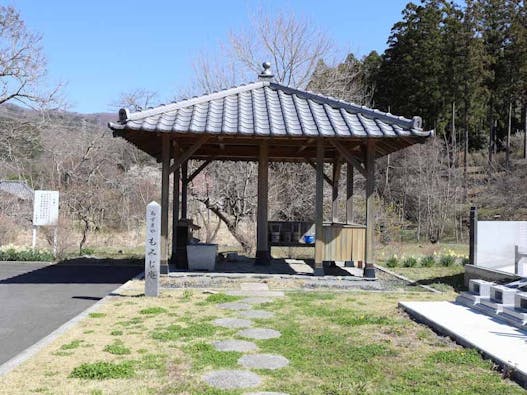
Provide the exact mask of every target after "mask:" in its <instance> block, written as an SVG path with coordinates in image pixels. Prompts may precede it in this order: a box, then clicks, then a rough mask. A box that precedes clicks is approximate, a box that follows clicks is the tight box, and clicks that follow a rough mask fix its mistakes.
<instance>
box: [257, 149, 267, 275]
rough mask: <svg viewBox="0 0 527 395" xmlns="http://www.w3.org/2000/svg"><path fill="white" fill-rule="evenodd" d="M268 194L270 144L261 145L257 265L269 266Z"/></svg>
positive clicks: (259, 158) (259, 157)
mask: <svg viewBox="0 0 527 395" xmlns="http://www.w3.org/2000/svg"><path fill="white" fill-rule="evenodd" d="M268 192H269V143H268V142H267V141H263V142H261V143H260V151H259V156H258V207H257V213H256V259H255V261H254V263H255V264H256V265H269V264H270V263H271V254H270V252H269V234H268V230H267V226H268V223H267V221H268V207H267V206H268Z"/></svg>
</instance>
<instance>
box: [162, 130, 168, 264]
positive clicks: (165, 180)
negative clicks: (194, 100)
mask: <svg viewBox="0 0 527 395" xmlns="http://www.w3.org/2000/svg"><path fill="white" fill-rule="evenodd" d="M161 163H162V165H161V273H168V188H169V183H170V135H168V134H167V133H163V135H162V137H161Z"/></svg>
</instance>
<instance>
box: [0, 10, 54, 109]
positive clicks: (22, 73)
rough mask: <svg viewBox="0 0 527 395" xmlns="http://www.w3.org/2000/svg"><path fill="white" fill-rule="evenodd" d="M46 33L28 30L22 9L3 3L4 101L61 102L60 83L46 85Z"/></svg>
mask: <svg viewBox="0 0 527 395" xmlns="http://www.w3.org/2000/svg"><path fill="white" fill-rule="evenodd" d="M41 41H42V36H40V35H39V34H35V33H32V32H30V31H28V30H27V28H26V25H25V24H24V21H23V20H22V18H21V17H20V14H19V13H18V11H17V10H16V9H15V8H13V7H11V6H0V104H2V103H5V102H8V101H11V100H15V101H18V102H19V103H21V104H23V105H25V106H30V107H35V106H37V107H47V106H49V105H51V104H58V99H59V98H58V93H59V88H60V85H58V86H56V87H54V88H51V89H45V88H44V87H45V86H46V59H45V57H44V54H43V51H42V47H41Z"/></svg>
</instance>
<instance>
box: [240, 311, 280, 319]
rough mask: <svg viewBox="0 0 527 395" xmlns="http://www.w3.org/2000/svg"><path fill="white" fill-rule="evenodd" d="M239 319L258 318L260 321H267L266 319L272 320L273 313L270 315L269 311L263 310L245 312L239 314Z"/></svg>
mask: <svg viewBox="0 0 527 395" xmlns="http://www.w3.org/2000/svg"><path fill="white" fill-rule="evenodd" d="M240 317H243V318H249V319H251V318H260V319H267V318H273V317H274V313H271V312H270V311H265V310H246V311H242V312H240Z"/></svg>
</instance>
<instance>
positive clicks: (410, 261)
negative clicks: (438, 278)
mask: <svg viewBox="0 0 527 395" xmlns="http://www.w3.org/2000/svg"><path fill="white" fill-rule="evenodd" d="M403 266H404V267H416V266H417V259H416V258H414V257H413V256H409V257H408V258H406V259H405V260H404V261H403Z"/></svg>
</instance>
